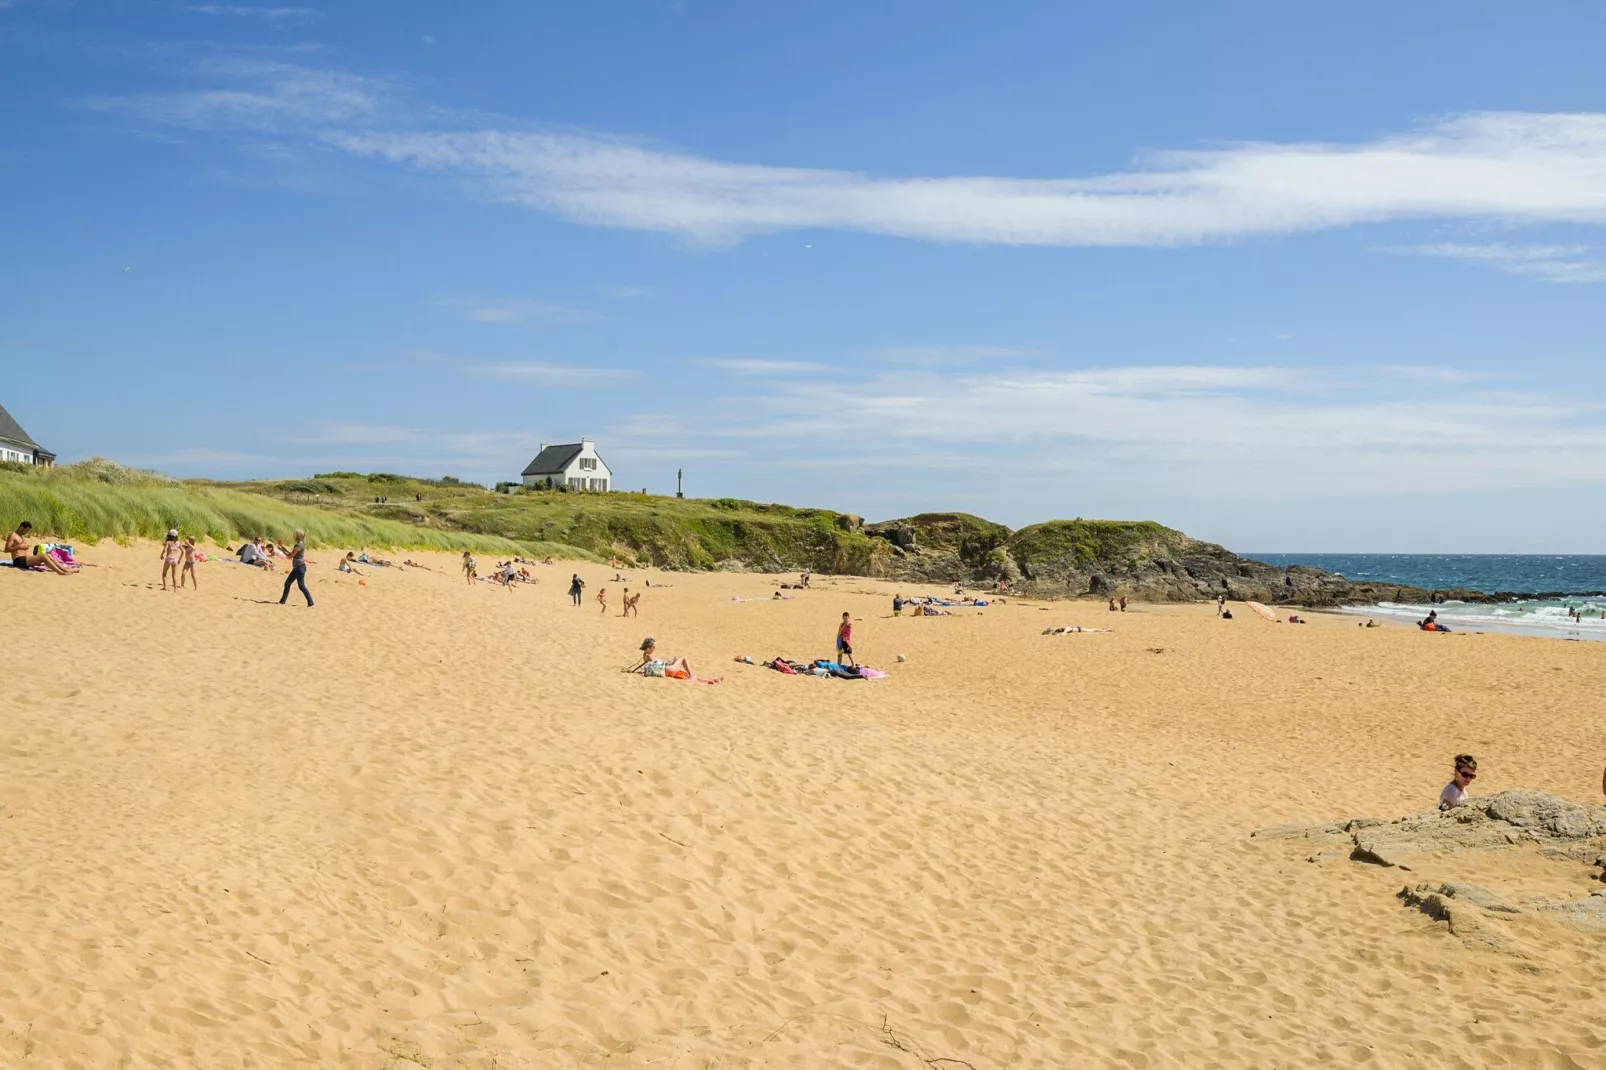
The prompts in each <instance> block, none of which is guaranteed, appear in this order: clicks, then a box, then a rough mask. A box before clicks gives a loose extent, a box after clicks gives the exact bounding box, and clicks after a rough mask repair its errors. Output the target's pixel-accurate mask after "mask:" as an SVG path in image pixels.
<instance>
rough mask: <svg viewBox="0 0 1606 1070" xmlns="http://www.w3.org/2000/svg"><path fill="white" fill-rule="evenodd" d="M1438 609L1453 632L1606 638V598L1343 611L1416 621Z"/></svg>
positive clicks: (1396, 604) (1391, 604) (1389, 606)
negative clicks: (1577, 615)
mask: <svg viewBox="0 0 1606 1070" xmlns="http://www.w3.org/2000/svg"><path fill="white" fill-rule="evenodd" d="M1435 609H1436V610H1438V611H1439V620H1440V621H1442V622H1444V624H1445V625H1446V626H1448V627H1449V628H1450V629H1451V630H1452V631H1469V632H1476V631H1498V632H1512V633H1514V634H1518V635H1542V636H1550V637H1553V638H1562V639H1595V640H1601V641H1606V619H1603V618H1602V617H1601V616H1600V615H1599V614H1600V612H1601V611H1602V610H1603V609H1606V601H1602V600H1598V599H1594V600H1592V599H1582V598H1578V599H1568V600H1561V601H1545V602H1507V603H1504V604H1501V605H1476V604H1469V603H1466V602H1441V603H1440V604H1438V605H1411V604H1406V603H1400V602H1382V603H1379V604H1378V605H1375V606H1346V607H1344V612H1345V613H1351V614H1354V615H1356V616H1360V617H1385V618H1388V619H1391V620H1401V621H1409V622H1410V623H1412V624H1415V623H1416V622H1417V621H1419V620H1421V619H1422V618H1424V617H1426V616H1427V615H1428V613H1429V612H1430V611H1432V610H1435ZM1569 609H1578V610H1581V611H1583V612H1585V613H1590V614H1594V615H1593V616H1587V617H1584V618H1583V619H1582V620H1577V621H1575V620H1573V619H1572V617H1571V616H1570V615H1569V613H1568V610H1569Z"/></svg>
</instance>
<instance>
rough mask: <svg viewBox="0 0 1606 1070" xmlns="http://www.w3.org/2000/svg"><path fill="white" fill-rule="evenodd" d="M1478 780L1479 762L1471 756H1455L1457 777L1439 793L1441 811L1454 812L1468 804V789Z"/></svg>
mask: <svg viewBox="0 0 1606 1070" xmlns="http://www.w3.org/2000/svg"><path fill="white" fill-rule="evenodd" d="M1476 779H1478V760H1477V759H1476V758H1474V757H1473V756H1472V755H1470V754H1457V755H1456V756H1455V777H1454V778H1453V779H1452V780H1451V781H1450V782H1449V783H1448V784H1446V785H1445V786H1444V790H1443V791H1441V792H1439V809H1440V810H1446V811H1448V810H1454V809H1455V808H1456V807H1458V806H1465V805H1466V804H1467V788H1469V787H1471V786H1472V782H1473V781H1474V780H1476Z"/></svg>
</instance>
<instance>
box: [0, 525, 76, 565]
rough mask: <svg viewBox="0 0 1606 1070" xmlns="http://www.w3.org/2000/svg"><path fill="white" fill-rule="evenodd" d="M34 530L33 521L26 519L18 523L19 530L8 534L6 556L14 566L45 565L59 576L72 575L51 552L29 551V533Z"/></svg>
mask: <svg viewBox="0 0 1606 1070" xmlns="http://www.w3.org/2000/svg"><path fill="white" fill-rule="evenodd" d="M32 531H33V521H32V520H24V521H23V522H22V523H20V524H18V525H17V530H16V531H13V532H12V533H11V534H9V535H7V536H6V556H7V557H9V558H11V567H12V568H33V567H34V566H36V565H43V566H45V568H47V569H49V570H50V571H51V572H54V573H55V574H56V575H58V576H71V575H72V572H71V571H70V570H69V569H68V568H67V566H66V565H63V564H62V563H61V562H60V561H57V560H56V559H55V558H54V557H51V556H50V555H49V554H34V553H29V552H28V535H29V533H30V532H32Z"/></svg>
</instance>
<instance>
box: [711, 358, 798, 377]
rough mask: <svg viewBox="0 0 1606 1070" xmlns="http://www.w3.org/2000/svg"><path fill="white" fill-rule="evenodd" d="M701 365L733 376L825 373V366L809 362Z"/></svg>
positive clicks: (714, 362)
mask: <svg viewBox="0 0 1606 1070" xmlns="http://www.w3.org/2000/svg"><path fill="white" fill-rule="evenodd" d="M701 363H703V364H707V365H709V366H710V367H714V368H718V369H720V370H721V371H727V372H731V373H732V374H735V375H806V374H809V373H811V372H820V371H825V370H826V368H827V366H826V365H824V364H818V363H816V362H814V361H810V360H763V359H760V358H756V357H755V358H737V359H733V360H705V361H702V362H701Z"/></svg>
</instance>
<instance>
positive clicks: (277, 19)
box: [189, 4, 323, 26]
mask: <svg viewBox="0 0 1606 1070" xmlns="http://www.w3.org/2000/svg"><path fill="white" fill-rule="evenodd" d="M189 10H191V11H193V12H195V13H196V14H197V15H227V16H233V17H238V18H248V19H261V20H262V21H263V22H266V23H269V24H271V25H275V26H278V25H284V24H288V23H295V22H317V21H318V20H320V19H322V18H323V12H322V11H318V10H317V9H315V8H310V7H259V6H257V5H254V4H191V5H190V8H189Z"/></svg>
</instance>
